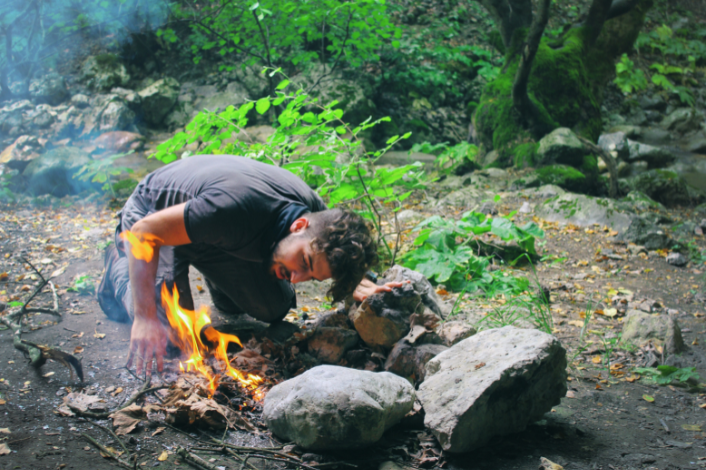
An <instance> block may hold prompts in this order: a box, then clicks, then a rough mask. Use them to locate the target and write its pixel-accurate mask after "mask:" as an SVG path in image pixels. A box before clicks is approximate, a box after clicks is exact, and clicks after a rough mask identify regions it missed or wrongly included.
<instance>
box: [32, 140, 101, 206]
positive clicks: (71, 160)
mask: <svg viewBox="0 0 706 470" xmlns="http://www.w3.org/2000/svg"><path fill="white" fill-rule="evenodd" d="M90 162H91V158H90V157H89V156H88V154H87V153H86V152H84V151H83V150H80V149H77V148H75V147H60V148H56V149H53V150H50V151H48V152H47V153H45V154H44V155H42V156H40V157H39V158H36V159H34V160H32V162H31V163H30V164H29V165H27V168H25V170H24V172H22V176H23V177H24V178H25V179H26V180H27V189H28V190H29V191H30V192H31V193H32V194H34V195H41V194H51V195H53V196H56V197H63V196H66V195H67V194H76V193H79V192H81V191H82V190H84V189H87V188H88V187H90V183H86V182H82V181H80V180H78V179H74V178H73V176H74V175H75V174H76V172H77V171H79V170H80V169H81V167H83V166H84V165H87V164H88V163H90Z"/></svg>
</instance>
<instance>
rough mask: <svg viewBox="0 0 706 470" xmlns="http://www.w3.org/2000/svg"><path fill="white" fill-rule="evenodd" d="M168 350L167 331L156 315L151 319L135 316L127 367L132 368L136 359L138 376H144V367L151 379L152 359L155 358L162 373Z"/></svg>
mask: <svg viewBox="0 0 706 470" xmlns="http://www.w3.org/2000/svg"><path fill="white" fill-rule="evenodd" d="M166 348H167V330H166V329H165V328H164V326H163V325H162V322H160V321H159V319H158V318H157V317H156V315H154V316H152V317H150V318H149V319H145V318H143V317H141V316H139V315H135V321H134V322H133V323H132V332H131V333H130V353H129V354H128V356H127V364H126V367H128V368H129V367H130V366H132V361H133V359H136V361H135V369H137V375H138V376H139V375H140V374H142V366H143V365H144V368H145V372H146V373H147V377H150V376H151V375H152V358H155V359H156V361H157V370H158V371H159V372H162V370H163V369H164V355H165V352H166Z"/></svg>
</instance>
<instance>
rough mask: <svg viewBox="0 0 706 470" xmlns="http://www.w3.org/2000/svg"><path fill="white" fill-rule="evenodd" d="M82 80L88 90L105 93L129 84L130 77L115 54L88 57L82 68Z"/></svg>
mask: <svg viewBox="0 0 706 470" xmlns="http://www.w3.org/2000/svg"><path fill="white" fill-rule="evenodd" d="M81 79H82V80H83V81H85V82H86V85H87V86H88V88H90V89H92V90H95V91H98V92H105V91H108V90H110V89H112V88H114V87H121V86H125V85H127V84H128V82H129V81H130V75H128V73H127V69H126V68H125V66H124V65H123V64H122V62H120V59H119V58H118V56H116V55H114V54H100V55H94V56H90V57H88V58H87V59H86V60H85V61H84V62H83V66H82V67H81Z"/></svg>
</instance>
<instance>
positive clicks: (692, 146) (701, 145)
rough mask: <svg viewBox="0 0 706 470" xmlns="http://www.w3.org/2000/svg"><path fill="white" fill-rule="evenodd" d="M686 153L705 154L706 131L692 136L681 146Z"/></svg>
mask: <svg viewBox="0 0 706 470" xmlns="http://www.w3.org/2000/svg"><path fill="white" fill-rule="evenodd" d="M683 148H684V149H685V150H686V151H687V152H692V153H699V154H705V153H706V131H700V132H697V133H696V134H694V135H692V136H691V137H689V139H687V141H686V142H684V144H683Z"/></svg>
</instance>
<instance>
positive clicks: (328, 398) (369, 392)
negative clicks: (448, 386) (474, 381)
mask: <svg viewBox="0 0 706 470" xmlns="http://www.w3.org/2000/svg"><path fill="white" fill-rule="evenodd" d="M414 398H415V394H414V388H413V387H412V386H411V385H410V384H409V382H407V381H406V380H405V379H403V378H401V377H398V376H396V375H394V374H391V373H389V372H377V373H376V372H369V371H361V370H355V369H348V368H345V367H337V366H318V367H314V368H313V369H310V370H308V371H307V372H305V373H303V374H302V375H300V376H298V377H295V378H293V379H290V380H287V381H285V382H282V383H280V384H278V385H275V386H274V387H273V388H272V389H271V390H270V391H269V392H268V394H267V396H266V397H265V403H264V407H263V412H262V416H263V418H264V420H265V423H266V424H267V427H268V428H269V429H270V430H271V431H272V432H273V433H274V434H275V435H276V436H278V437H280V438H282V439H285V440H287V441H293V442H295V443H296V444H297V445H300V446H301V447H303V448H305V449H311V450H325V449H348V448H356V447H363V446H367V445H370V444H373V443H375V442H377V441H378V440H380V438H381V437H382V434H383V433H384V432H385V430H387V429H388V428H390V427H391V426H393V425H394V424H396V423H397V422H398V421H399V420H400V419H402V417H403V416H404V415H406V414H407V413H408V412H409V411H410V410H411V409H412V406H413V405H414Z"/></svg>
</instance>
